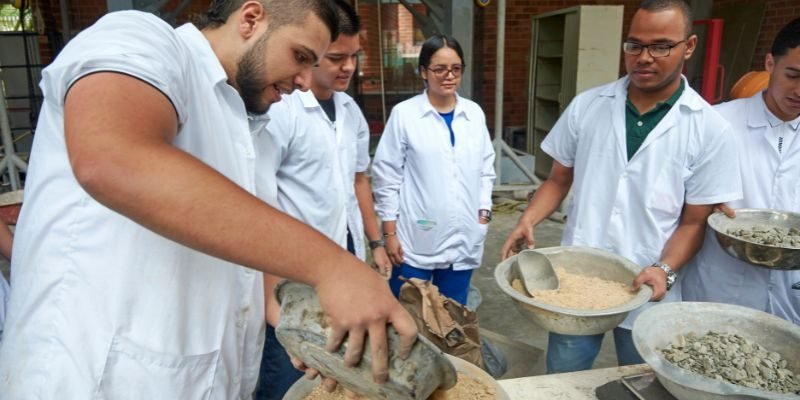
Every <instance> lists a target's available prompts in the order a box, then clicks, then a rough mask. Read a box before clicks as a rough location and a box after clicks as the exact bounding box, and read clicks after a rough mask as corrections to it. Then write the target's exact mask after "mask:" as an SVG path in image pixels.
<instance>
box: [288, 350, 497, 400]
mask: <svg viewBox="0 0 800 400" xmlns="http://www.w3.org/2000/svg"><path fill="white" fill-rule="evenodd" d="M445 356H446V357H447V359H448V360H450V362H451V363H452V364H453V365H454V366H455V368H456V371H458V372H461V373H462V374H464V375H466V376H469V377H470V378H473V379H475V380H477V381H478V382H481V383H483V384H484V385H487V386H489V387H493V388H494V389H495V393H497V400H511V398H510V397H508V393H506V391H505V390H503V387H502V386H500V384H498V383H497V381H496V380H494V379H493V378H492V377H491V375H489V374H487V373H486V372H485V371H484V370H482V369H480V368H478V367H477V366H475V365H473V364H471V363H469V362H467V361H464V360H462V359H460V358H458V357H453V356H451V355H449V354H445ZM318 385H319V378H317V379H314V380H310V379H302V378H301V379H300V380H299V381H297V382H295V384H294V385H292V387H291V388H289V391H288V392H286V394H285V395H284V396H283V400H303V399H305V398H306V396H308V395H309V394H311V392H312V391H313V390H314V388H315V387H317V386H318Z"/></svg>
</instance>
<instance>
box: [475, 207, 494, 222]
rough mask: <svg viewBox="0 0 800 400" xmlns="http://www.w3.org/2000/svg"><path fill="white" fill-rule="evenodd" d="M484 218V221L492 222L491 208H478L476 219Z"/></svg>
mask: <svg viewBox="0 0 800 400" xmlns="http://www.w3.org/2000/svg"><path fill="white" fill-rule="evenodd" d="M481 218H483V219H485V220H486V222H492V210H486V209H480V210H478V219H481Z"/></svg>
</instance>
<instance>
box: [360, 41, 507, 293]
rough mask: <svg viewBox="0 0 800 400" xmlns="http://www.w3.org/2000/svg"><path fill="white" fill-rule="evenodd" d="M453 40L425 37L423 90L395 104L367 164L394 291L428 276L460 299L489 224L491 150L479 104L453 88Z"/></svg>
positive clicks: (456, 75) (457, 64)
mask: <svg viewBox="0 0 800 400" xmlns="http://www.w3.org/2000/svg"><path fill="white" fill-rule="evenodd" d="M464 67H465V63H464V53H463V51H462V50H461V46H460V45H459V44H458V42H457V41H456V40H455V39H454V38H452V37H450V36H444V35H436V36H432V37H430V38H428V39H427V40H426V41H425V43H423V45H422V49H421V50H420V54H419V73H420V75H421V76H422V79H423V80H424V81H425V86H426V90H425V92H424V93H422V94H419V95H416V96H414V97H412V98H410V99H408V100H406V101H403V102H401V103H399V104H397V105H396V106H395V107H394V108H393V109H392V113H391V115H390V116H389V120H388V121H387V123H386V128H385V130H384V131H383V136H381V139H380V142H379V143H378V149H377V150H376V152H375V158H374V159H373V161H372V172H373V180H374V192H375V206H376V210H377V212H378V216H379V217H380V218H381V220H382V221H383V236H384V238H385V240H386V251H387V253H388V254H389V258H390V259H391V260H392V264H394V265H395V266H396V268H394V269H393V270H392V277H391V279H390V280H389V284H390V286H391V288H392V292H393V293H394V294H395V295H398V294H399V291H400V287H401V286H402V284H403V281H402V280H401V279H400V277H401V276H402V277H405V278H420V279H424V280H431V281H432V282H433V284H435V285H436V286H438V287H439V290H440V292H441V293H442V294H443V295H445V296H447V297H450V298H452V299H454V300H455V301H457V302H459V303H461V304H465V305H466V302H467V293H468V291H469V282H470V279H471V277H472V271H473V270H474V269H475V268H478V267H479V266H480V263H481V258H482V256H483V243H484V239H485V238H486V231H487V229H488V224H489V222H490V221H491V209H492V198H491V197H492V187H493V185H494V177H495V173H494V156H495V155H494V149H493V147H492V142H491V138H490V137H489V131H488V129H487V128H486V116H485V115H484V114H483V110H481V108H480V106H478V105H477V104H475V103H474V102H472V101H470V100H468V99H465V98H463V97H461V96H459V95H458V93H457V92H456V91H457V90H458V87H459V85H460V84H461V73H462V72H463V71H464Z"/></svg>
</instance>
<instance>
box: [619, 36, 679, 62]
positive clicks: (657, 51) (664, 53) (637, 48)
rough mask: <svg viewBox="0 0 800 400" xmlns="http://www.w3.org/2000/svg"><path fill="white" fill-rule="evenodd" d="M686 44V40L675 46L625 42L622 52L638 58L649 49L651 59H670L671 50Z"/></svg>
mask: <svg viewBox="0 0 800 400" xmlns="http://www.w3.org/2000/svg"><path fill="white" fill-rule="evenodd" d="M685 42H686V40H681V41H680V42H677V43H674V44H666V43H656V44H641V43H635V42H624V43H622V51H623V52H625V54H630V55H632V56H638V55H639V54H642V51H644V49H647V53H649V54H650V57H653V58H662V57H669V53H670V50H672V48H673V47H675V46H677V45H679V44H681V43H685Z"/></svg>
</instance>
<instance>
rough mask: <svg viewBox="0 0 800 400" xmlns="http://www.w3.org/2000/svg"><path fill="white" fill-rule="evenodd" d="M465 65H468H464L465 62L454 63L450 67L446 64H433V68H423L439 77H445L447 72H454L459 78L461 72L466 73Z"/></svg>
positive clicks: (454, 75) (455, 76)
mask: <svg viewBox="0 0 800 400" xmlns="http://www.w3.org/2000/svg"><path fill="white" fill-rule="evenodd" d="M465 67H466V65H464V64H453V65H451V66H450V67H449V68H448V67H447V66H444V65H436V66H433V67H432V68H428V67H423V68H425V69H427V70H428V71H430V72H432V73H433V76H435V77H437V78H439V79H444V78H446V77H447V74H450V73H452V74H453V77H454V78H458V77H459V76H461V74H463V73H464V68H465Z"/></svg>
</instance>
